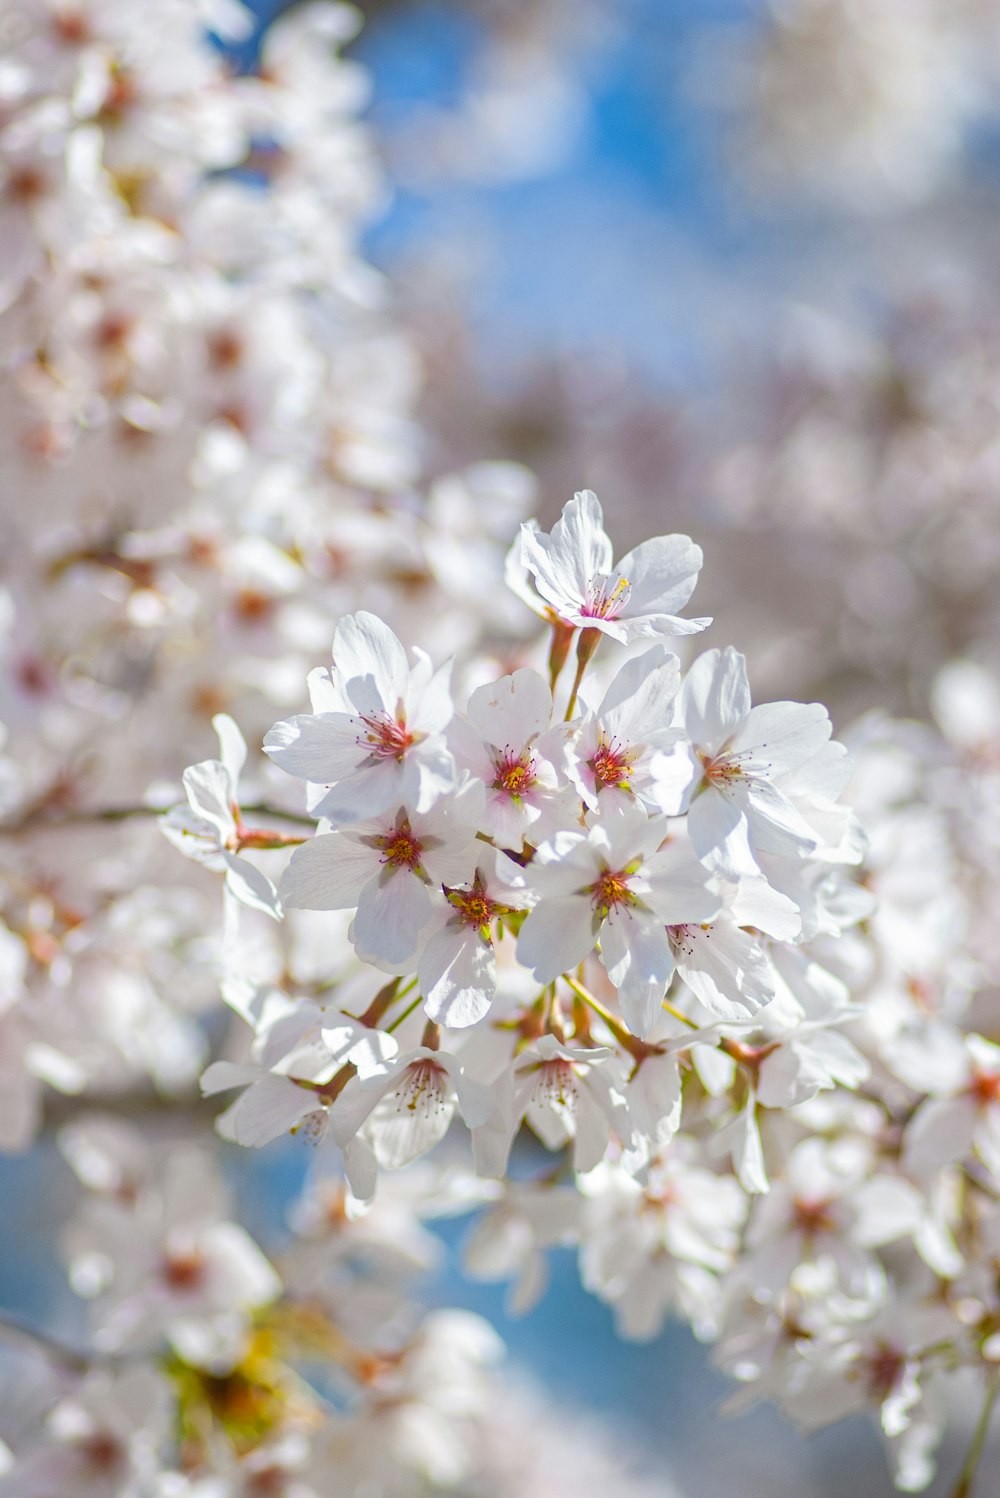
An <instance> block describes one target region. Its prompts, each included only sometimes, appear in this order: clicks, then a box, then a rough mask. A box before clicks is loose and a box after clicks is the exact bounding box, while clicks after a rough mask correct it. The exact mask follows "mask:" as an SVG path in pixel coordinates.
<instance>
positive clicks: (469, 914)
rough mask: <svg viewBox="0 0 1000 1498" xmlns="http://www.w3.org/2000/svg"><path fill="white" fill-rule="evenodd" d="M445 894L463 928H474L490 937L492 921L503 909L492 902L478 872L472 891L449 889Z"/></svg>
mask: <svg viewBox="0 0 1000 1498" xmlns="http://www.w3.org/2000/svg"><path fill="white" fill-rule="evenodd" d="M445 894H446V895H447V896H448V899H449V900H450V902H451V904H452V905H453V906H454V907H455V910H456V912H457V914H458V918H459V920H460V921H461V923H462V925H463V926H474V927H475V928H476V930H477V931H482V932H483V933H484V934H485V935H488V929H487V928H488V927H489V924H490V921H491V920H492V919H493V917H494V916H495V915H496V914H497V912H498V911H499V910H500V909H501V907H500V906H499V905H497V904H496V902H495V901H493V900H491V899H490V897H489V895H488V894H487V893H486V890H485V888H484V887H483V881H482V879H481V877H480V875H479V872H478V870H477V872H476V877H475V879H474V880H473V881H472V888H471V889H448V888H447V887H445Z"/></svg>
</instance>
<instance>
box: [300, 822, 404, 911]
mask: <svg viewBox="0 0 1000 1498" xmlns="http://www.w3.org/2000/svg"><path fill="white" fill-rule="evenodd" d="M379 867H380V860H379V853H378V851H377V849H374V848H367V847H365V846H364V844H362V843H358V842H356V841H355V840H354V838H349V837H342V836H341V835H340V834H339V833H336V832H327V833H320V834H319V835H318V836H317V837H314V838H311V839H310V840H309V842H307V843H303V844H302V847H301V848H296V850H295V852H294V853H293V854H292V856H291V859H290V861H289V864H288V867H287V868H286V870H285V872H284V874H283V876H282V879H281V900H282V903H283V904H284V905H285V906H287V907H288V909H289V910H353V909H354V907H355V905H357V903H358V895H359V893H360V891H361V890H362V888H363V887H364V885H365V884H366V883H367V882H368V880H369V879H370V878H371V877H372V874H373V873H375V872H376V871H377V870H378V868H379Z"/></svg>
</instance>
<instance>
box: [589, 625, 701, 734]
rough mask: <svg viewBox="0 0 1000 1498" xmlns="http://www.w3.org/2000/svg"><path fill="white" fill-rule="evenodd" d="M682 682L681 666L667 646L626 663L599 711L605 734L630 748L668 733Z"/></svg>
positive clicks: (654, 647)
mask: <svg viewBox="0 0 1000 1498" xmlns="http://www.w3.org/2000/svg"><path fill="white" fill-rule="evenodd" d="M680 680H681V676H680V663H679V662H678V660H677V657H676V656H675V655H671V654H670V653H669V652H668V651H667V648H666V646H665V645H654V646H653V648H652V649H651V650H647V651H645V652H644V653H643V654H642V655H640V656H637V657H636V658H635V659H634V660H631V661H626V662H625V665H624V666H623V667H622V668H621V670H620V671H619V672H618V675H617V676H616V677H615V679H614V681H613V682H612V683H611V685H610V687H609V688H608V690H607V691H606V692H605V694H604V700H603V701H602V703H601V705H600V707H599V708H598V710H597V717H598V718H599V719H600V722H601V725H602V727H603V728H604V730H605V732H606V733H607V734H608V736H609V737H613V738H615V739H617V740H618V742H619V743H620V744H624V745H629V744H634V743H641V744H645V743H648V742H649V741H650V739H653V738H655V736H656V735H657V734H659V733H662V732H664V731H667V730H669V729H670V725H671V716H672V715H671V707H672V704H673V700H674V698H675V697H676V695H677V692H678V689H679V687H680Z"/></svg>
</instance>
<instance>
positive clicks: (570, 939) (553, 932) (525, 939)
mask: <svg viewBox="0 0 1000 1498" xmlns="http://www.w3.org/2000/svg"><path fill="white" fill-rule="evenodd" d="M596 940H597V934H596V931H595V923H594V911H593V906H592V904H591V901H590V899H589V898H588V897H587V896H580V897H578V896H576V895H568V896H564V897H562V898H556V899H546V900H543V901H542V902H541V904H539V905H536V906H535V908H534V910H533V911H532V912H531V914H530V915H529V916H528V919H527V920H526V921H525V923H524V925H523V926H522V927H521V933H520V935H519V936H518V938H517V960H518V962H520V963H522V965H523V966H524V967H528V968H531V970H532V972H533V973H534V975H535V977H536V978H537V979H538V981H539V983H551V982H552V981H553V980H554V979H555V978H558V977H559V975H560V973H565V972H569V970H570V969H571V968H575V967H577V966H578V965H579V964H580V963H581V962H582V961H583V959H584V958H585V957H587V956H589V955H590V953H591V952H592V951H593V950H594V944H595V942H596Z"/></svg>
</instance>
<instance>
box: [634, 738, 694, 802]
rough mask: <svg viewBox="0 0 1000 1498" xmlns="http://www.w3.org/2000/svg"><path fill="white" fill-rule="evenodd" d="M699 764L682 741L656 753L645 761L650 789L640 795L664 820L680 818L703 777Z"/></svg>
mask: <svg viewBox="0 0 1000 1498" xmlns="http://www.w3.org/2000/svg"><path fill="white" fill-rule="evenodd" d="M703 773H704V772H703V769H702V765H701V761H700V760H699V759H698V758H697V756H696V755H695V752H694V748H693V747H692V745H691V744H689V743H688V741H687V740H686V739H679V740H678V741H677V742H676V743H674V744H672V745H671V746H670V748H669V749H664V750H658V751H657V752H656V753H655V754H654V755H653V756H652V758H651V759H650V761H649V777H650V782H651V783H650V785H649V787H648V789H647V790H646V791H645V792H644V793H643V794H644V795H646V796H647V797H648V798H649V799H651V800H653V801H655V803H656V805H657V806H658V807H659V808H660V810H661V811H662V812H665V813H666V815H667V816H668V817H678V816H681V815H682V814H683V813H684V812H685V811H686V810H687V808H688V803H689V801H690V799H691V795H692V793H693V791H694V790H695V788H696V787H697V786H698V784H699V782H700V781H701V778H702V775H703Z"/></svg>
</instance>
